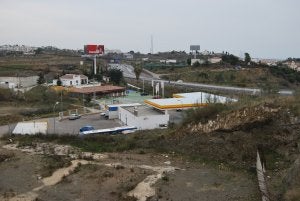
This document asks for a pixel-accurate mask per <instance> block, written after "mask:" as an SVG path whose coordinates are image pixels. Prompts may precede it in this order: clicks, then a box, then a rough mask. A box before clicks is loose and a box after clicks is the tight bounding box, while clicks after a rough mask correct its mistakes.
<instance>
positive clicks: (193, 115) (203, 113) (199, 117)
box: [183, 103, 229, 124]
mask: <svg viewBox="0 0 300 201" xmlns="http://www.w3.org/2000/svg"><path fill="white" fill-rule="evenodd" d="M228 108H229V107H228V106H227V105H224V104H220V103H217V104H209V105H208V106H207V107H201V108H192V109H189V110H187V111H185V117H184V120H183V124H188V123H198V122H201V123H206V122H207V121H208V120H209V119H212V118H215V117H216V116H217V114H219V113H221V112H223V111H225V110H227V109H228Z"/></svg>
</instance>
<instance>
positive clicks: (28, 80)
mask: <svg viewBox="0 0 300 201" xmlns="http://www.w3.org/2000/svg"><path fill="white" fill-rule="evenodd" d="M38 78H39V76H28V77H0V87H2V88H10V89H15V88H27V87H33V86H35V85H37V80H38Z"/></svg>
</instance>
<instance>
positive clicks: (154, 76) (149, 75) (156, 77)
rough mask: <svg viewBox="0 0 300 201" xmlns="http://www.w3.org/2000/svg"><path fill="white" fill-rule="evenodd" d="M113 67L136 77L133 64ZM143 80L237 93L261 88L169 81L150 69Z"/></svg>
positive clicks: (112, 66) (256, 92) (254, 92)
mask: <svg viewBox="0 0 300 201" xmlns="http://www.w3.org/2000/svg"><path fill="white" fill-rule="evenodd" d="M110 66H111V68H118V69H120V70H122V71H123V76H124V77H125V78H135V74H134V70H133V69H134V68H133V66H131V65H127V64H110ZM140 79H141V80H145V81H148V82H151V81H152V80H154V82H164V84H165V85H178V86H183V87H197V88H200V89H206V90H214V91H228V92H236V93H247V94H253V95H255V94H260V93H261V89H258V88H243V87H229V86H219V85H211V84H201V83H192V82H178V81H169V80H162V79H159V75H157V74H155V73H152V72H150V71H147V70H146V71H145V70H144V72H142V74H141V76H140Z"/></svg>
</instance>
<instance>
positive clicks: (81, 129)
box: [79, 125, 95, 134]
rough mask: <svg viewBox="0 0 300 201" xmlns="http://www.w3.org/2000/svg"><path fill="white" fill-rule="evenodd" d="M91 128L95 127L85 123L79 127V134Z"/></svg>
mask: <svg viewBox="0 0 300 201" xmlns="http://www.w3.org/2000/svg"><path fill="white" fill-rule="evenodd" d="M92 130H95V128H94V127H93V126H90V125H86V126H84V127H81V128H80V129H79V134H82V132H84V131H92Z"/></svg>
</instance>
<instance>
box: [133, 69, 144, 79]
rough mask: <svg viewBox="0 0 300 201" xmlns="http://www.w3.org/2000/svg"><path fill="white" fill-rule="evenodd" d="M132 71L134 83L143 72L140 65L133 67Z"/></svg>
mask: <svg viewBox="0 0 300 201" xmlns="http://www.w3.org/2000/svg"><path fill="white" fill-rule="evenodd" d="M133 71H134V74H135V79H136V81H138V80H139V79H140V75H141V73H142V71H143V68H142V66H141V65H138V66H135V67H134V70H133Z"/></svg>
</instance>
